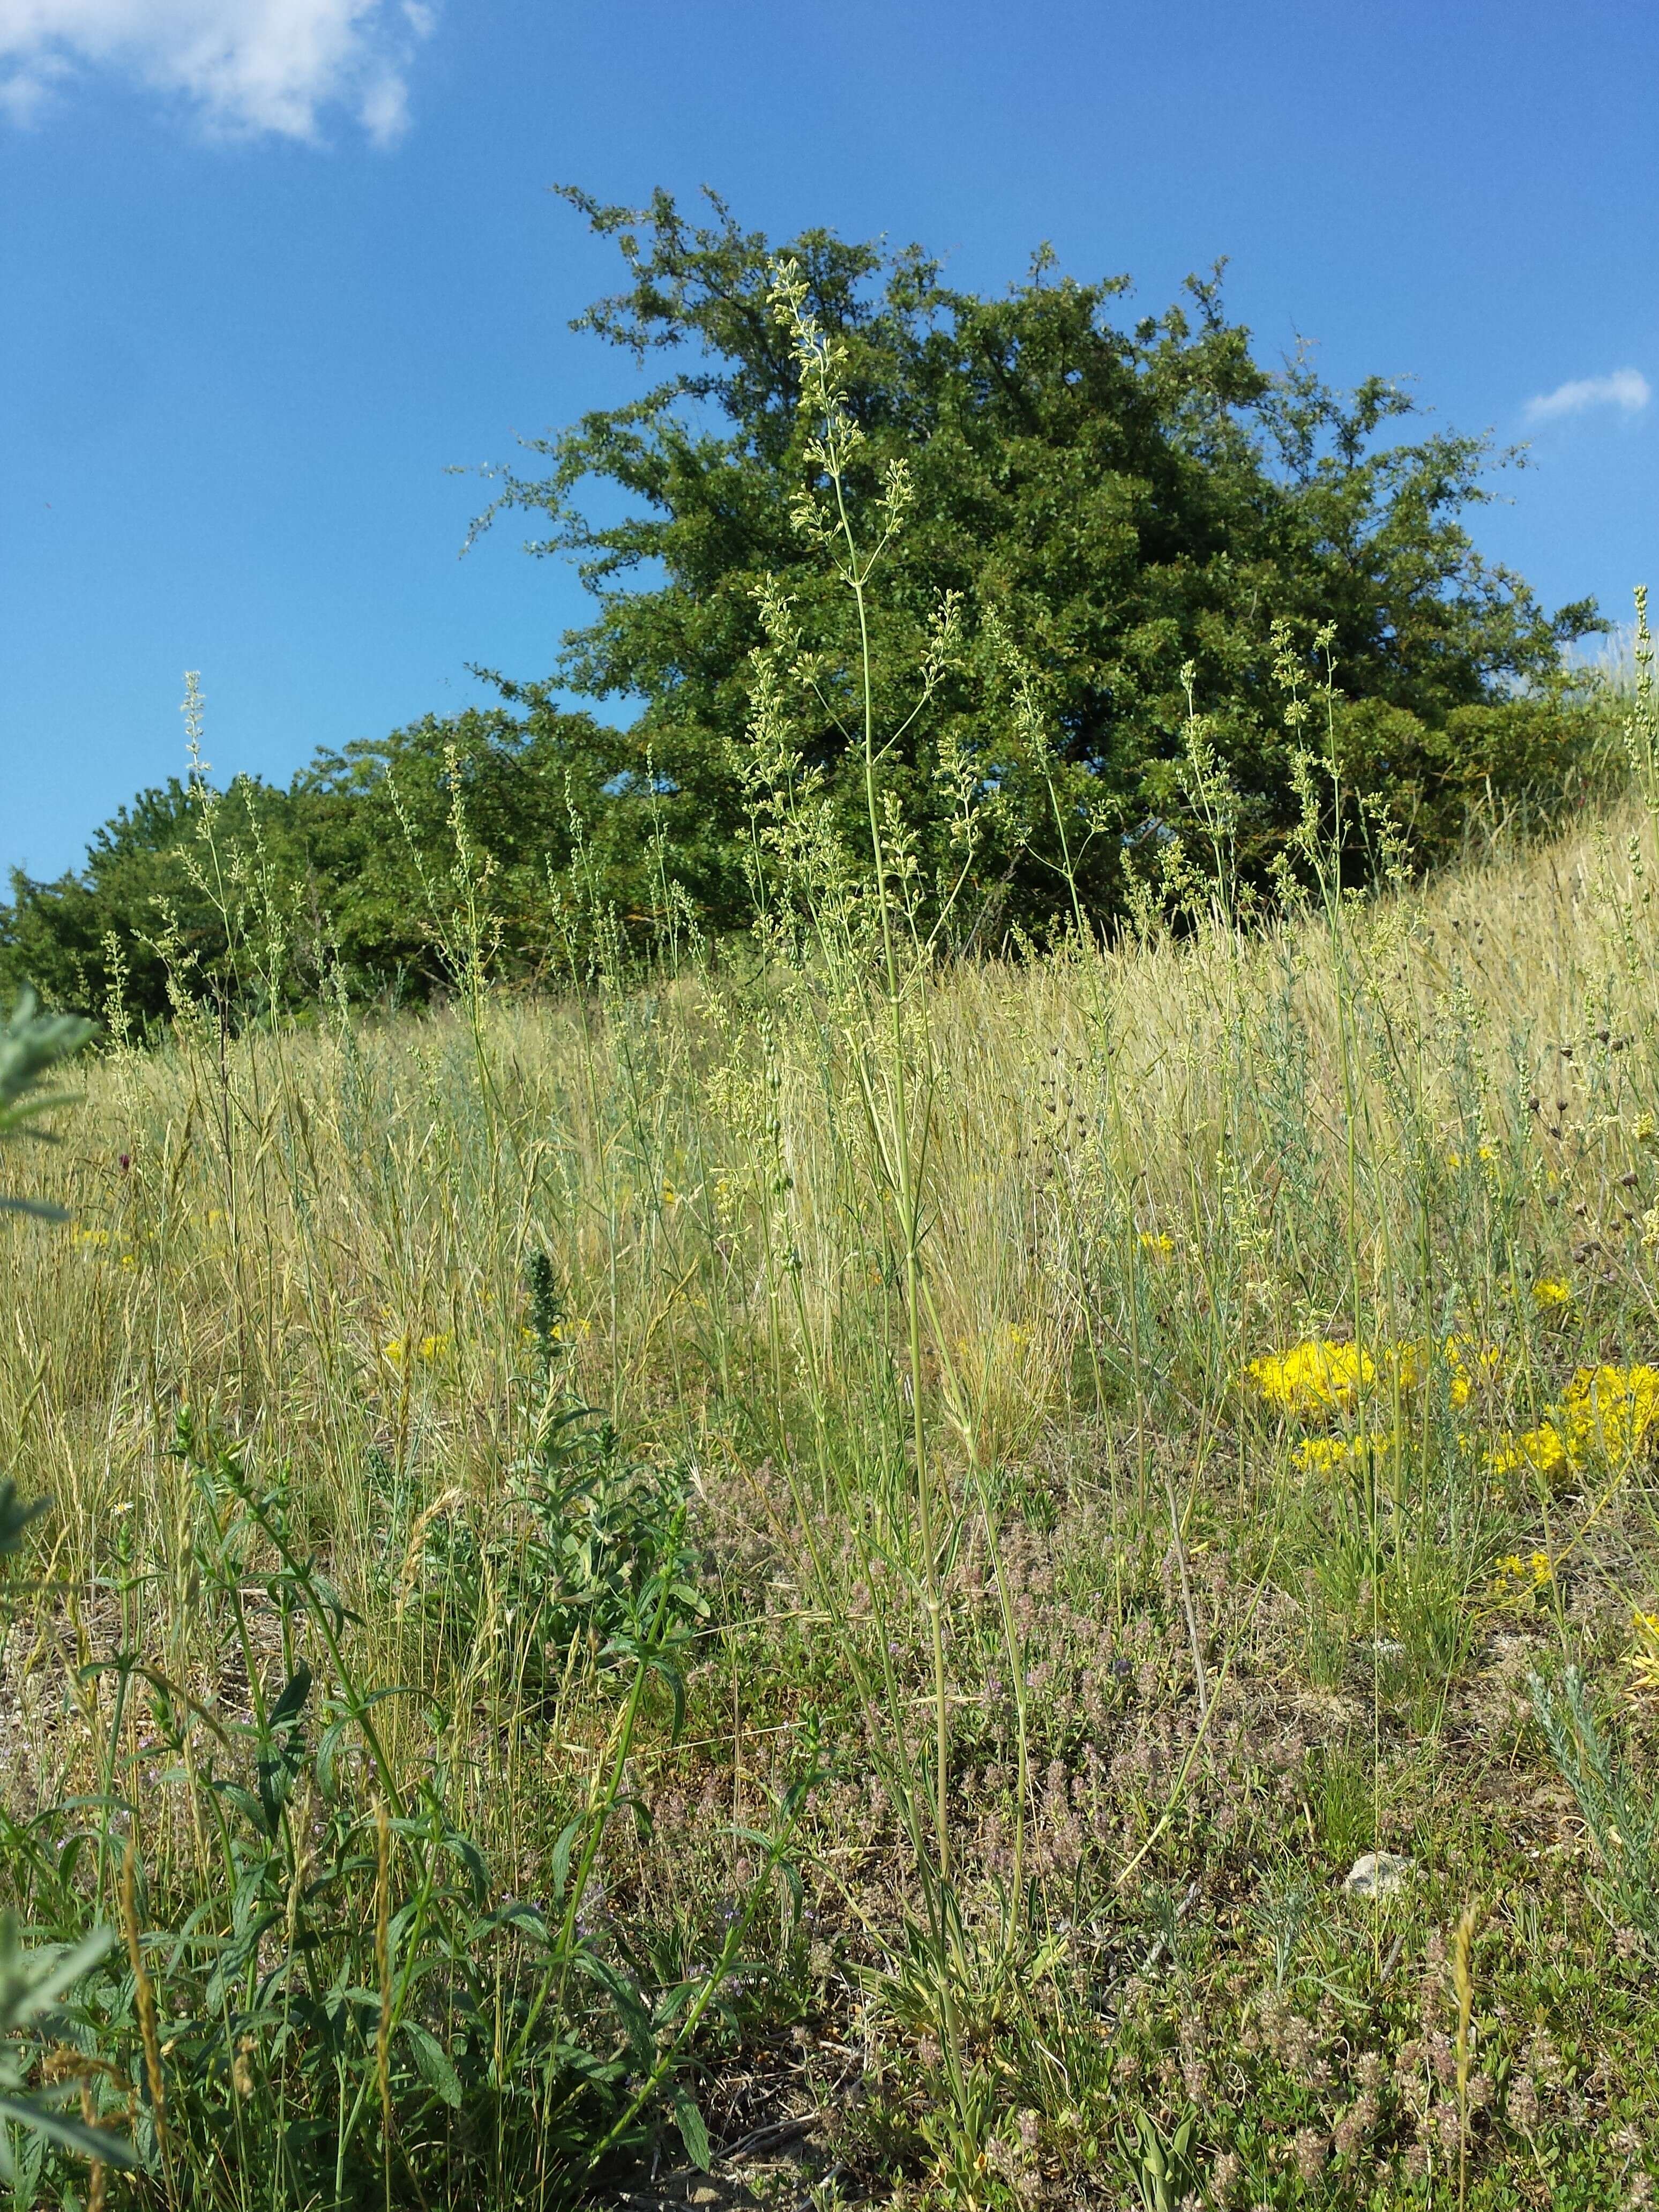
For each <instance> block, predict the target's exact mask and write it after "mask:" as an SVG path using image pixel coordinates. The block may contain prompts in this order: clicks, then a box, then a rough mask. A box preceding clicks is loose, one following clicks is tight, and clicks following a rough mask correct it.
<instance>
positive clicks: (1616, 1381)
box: [1564, 1366, 1659, 1459]
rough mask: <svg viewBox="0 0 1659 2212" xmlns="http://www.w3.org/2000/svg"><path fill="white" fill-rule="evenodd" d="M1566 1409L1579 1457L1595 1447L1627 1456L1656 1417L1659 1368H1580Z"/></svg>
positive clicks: (1570, 1386) (1658, 1415) (1569, 1388)
mask: <svg viewBox="0 0 1659 2212" xmlns="http://www.w3.org/2000/svg"><path fill="white" fill-rule="evenodd" d="M1564 1411H1565V1414H1566V1419H1567V1424H1568V1427H1569V1429H1570V1431H1571V1435H1572V1438H1573V1441H1574V1443H1575V1444H1576V1446H1577V1449H1578V1451H1579V1453H1580V1454H1581V1455H1582V1454H1583V1453H1586V1452H1588V1451H1589V1449H1591V1448H1592V1447H1599V1448H1600V1449H1601V1451H1602V1452H1603V1453H1605V1454H1606V1455H1607V1457H1608V1458H1609V1459H1613V1458H1619V1459H1627V1458H1628V1457H1629V1456H1630V1455H1631V1454H1632V1453H1633V1452H1634V1451H1635V1450H1636V1449H1638V1446H1639V1445H1640V1444H1641V1443H1642V1442H1643V1440H1644V1437H1646V1435H1647V1433H1648V1431H1649V1430H1650V1428H1651V1427H1652V1426H1653V1424H1654V1421H1655V1419H1659V1367H1645V1366H1644V1367H1581V1368H1580V1369H1579V1370H1578V1372H1577V1374H1576V1375H1575V1376H1573V1378H1572V1380H1571V1383H1568V1385H1567V1391H1566V1399H1565V1407H1564Z"/></svg>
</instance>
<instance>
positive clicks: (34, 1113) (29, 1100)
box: [0, 989, 92, 1221]
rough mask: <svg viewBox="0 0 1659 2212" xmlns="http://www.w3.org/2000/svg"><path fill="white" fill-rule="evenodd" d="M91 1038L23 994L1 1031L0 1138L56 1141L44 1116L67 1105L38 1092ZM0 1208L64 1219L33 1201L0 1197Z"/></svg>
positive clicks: (81, 1025) (80, 1024) (88, 1027)
mask: <svg viewBox="0 0 1659 2212" xmlns="http://www.w3.org/2000/svg"><path fill="white" fill-rule="evenodd" d="M91 1035H92V1024H91V1023H90V1022H88V1021H82V1020H78V1019H77V1018H76V1017H75V1016H74V1015H72V1014H43V1013H40V1012H39V1011H38V1010H37V1007H36V1004H35V999H34V994H33V992H32V991H29V990H27V989H24V990H22V991H21V992H20V993H19V994H18V999H17V1003H16V1005H15V1006H14V1007H13V1008H12V1012H11V1017H10V1018H9V1021H8V1022H7V1023H6V1024H5V1026H4V1027H3V1029H0V1138H7V1137H32V1138H33V1139H34V1140H35V1142H36V1143H37V1144H51V1143H52V1142H53V1141H54V1139H53V1138H52V1134H51V1132H50V1131H48V1130H46V1129H43V1128H42V1127H40V1115H42V1114H46V1113H49V1112H50V1111H51V1109H52V1108H53V1107H54V1106H61V1105H63V1104H64V1103H65V1101H64V1099H63V1098H62V1097H47V1098H42V1097H39V1096H38V1095H36V1091H37V1086H38V1085H39V1084H40V1080H41V1079H42V1077H43V1076H45V1075H46V1073H47V1071H48V1069H50V1068H52V1067H55V1066H57V1064H58V1061H59V1060H67V1059H68V1058H69V1056H70V1054H71V1053H75V1052H78V1051H79V1050H80V1048H81V1047H82V1045H83V1044H84V1043H85V1042H86V1041H87V1039H88V1037H89V1036H91ZM0 1208H3V1209H7V1210H9V1211H10V1212H18V1213H32V1214H33V1215H34V1216H35V1217H36V1218H38V1219H40V1220H43V1221H61V1220H62V1219H63V1218H64V1215H63V1212H62V1210H61V1209H60V1208H59V1207H58V1206H44V1205H42V1204H41V1203H40V1201H39V1200H33V1199H24V1198H7V1197H5V1196H4V1195H3V1194H0Z"/></svg>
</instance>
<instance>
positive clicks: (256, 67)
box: [0, 0, 436, 145]
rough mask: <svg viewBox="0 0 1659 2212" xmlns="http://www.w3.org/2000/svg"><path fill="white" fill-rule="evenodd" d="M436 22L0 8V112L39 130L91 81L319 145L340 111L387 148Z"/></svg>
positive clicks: (361, 10) (252, 5)
mask: <svg viewBox="0 0 1659 2212" xmlns="http://www.w3.org/2000/svg"><path fill="white" fill-rule="evenodd" d="M435 19H436V10H435V8H434V7H433V6H430V5H428V4H424V0H0V112H3V113H5V114H7V115H9V117H10V118H12V120H13V121H14V122H19V123H27V122H30V121H33V120H37V119H38V118H40V115H41V113H42V112H43V111H44V110H45V109H46V108H47V107H48V106H50V104H51V102H52V99H53V97H54V95H55V94H60V93H61V92H62V91H64V89H65V88H66V87H67V86H68V85H69V84H70V82H72V80H73V79H74V77H75V76H76V75H77V74H78V73H79V72H80V71H82V70H87V69H96V70H108V71H111V72H113V73H115V74H117V75H118V76H123V77H125V78H126V79H127V80H128V81H129V82H136V83H138V84H141V85H143V86H144V87H146V88H148V89H149V90H150V91H153V92H158V93H161V94H169V95H172V96H173V97H175V98H177V97H182V98H184V99H185V100H188V101H190V102H191V103H192V104H193V105H194V106H195V107H196V109H197V112H198V113H199V115H200V116H201V118H202V119H203V120H204V122H205V123H206V124H207V125H208V126H209V127H210V129H213V130H216V131H223V132H226V133H233V134H235V135H237V136H244V137H246V136H257V135H259V134H263V133H264V132H268V131H269V132H274V133H276V135H278V136H279V137H286V138H301V139H308V138H314V137H316V136H317V133H318V127H319V118H320V117H321V115H322V114H323V112H325V110H327V109H329V108H332V107H337V108H341V109H343V110H344V111H345V112H347V113H349V114H350V115H351V116H353V117H354V118H356V121H357V123H358V124H359V125H361V126H362V129H363V130H364V131H366V132H367V133H368V137H370V138H371V139H373V140H374V142H375V143H376V144H379V145H386V144H389V143H391V142H392V140H394V139H396V138H397V137H399V136H400V135H401V134H402V132H403V131H404V129H405V127H406V125H407V123H408V118H409V66H410V61H411V59H412V58H413V54H414V50H415V48H416V46H417V45H418V44H419V42H420V40H422V39H423V38H425V37H427V36H428V34H429V33H430V32H431V30H432V27H433V25H434V22H435Z"/></svg>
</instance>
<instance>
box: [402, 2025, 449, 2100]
mask: <svg viewBox="0 0 1659 2212" xmlns="http://www.w3.org/2000/svg"><path fill="white" fill-rule="evenodd" d="M402 2026H403V2033H404V2037H405V2038H406V2039H407V2040H408V2043H409V2047H410V2050H411V2051H413V2053H414V2054H415V2069H416V2072H417V2073H418V2074H419V2075H420V2077H421V2079H422V2081H424V2082H425V2083H426V2086H427V2087H428V2089H435V2090H436V2092H437V2093H438V2094H439V2096H441V2098H442V2099H443V2100H444V2102H445V2104H446V2105H447V2106H449V2109H450V2110H451V2112H458V2111H459V2109H460V2102H461V2077H460V2075H459V2074H458V2073H457V2072H456V2071H455V2069H454V2066H453V2063H452V2062H451V2059H450V2056H449V2053H448V2052H447V2051H446V2050H445V2049H444V2047H443V2045H442V2044H441V2043H440V2042H439V2040H438V2039H437V2037H436V2036H435V2035H431V2034H428V2032H427V2030H426V2029H425V2028H423V2027H421V2026H420V2025H419V2024H418V2022H416V2021H412V2020H406V2021H404V2022H403V2023H402Z"/></svg>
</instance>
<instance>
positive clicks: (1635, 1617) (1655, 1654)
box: [1628, 1607, 1659, 1692]
mask: <svg viewBox="0 0 1659 2212" xmlns="http://www.w3.org/2000/svg"><path fill="white" fill-rule="evenodd" d="M1631 1626H1632V1628H1633V1629H1634V1630H1635V1632H1636V1649H1635V1650H1634V1651H1633V1652H1632V1654H1631V1656H1630V1659H1629V1662H1628V1664H1629V1667H1630V1670H1631V1673H1632V1675H1633V1676H1634V1677H1635V1680H1636V1686H1637V1688H1638V1690H1648V1691H1655V1692H1659V1613H1644V1612H1643V1611H1642V1610H1641V1608H1640V1607H1638V1608H1637V1609H1636V1611H1635V1612H1634V1613H1632V1618H1631Z"/></svg>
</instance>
